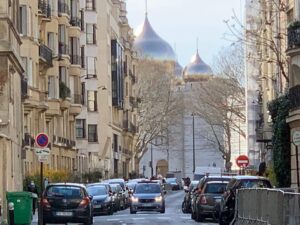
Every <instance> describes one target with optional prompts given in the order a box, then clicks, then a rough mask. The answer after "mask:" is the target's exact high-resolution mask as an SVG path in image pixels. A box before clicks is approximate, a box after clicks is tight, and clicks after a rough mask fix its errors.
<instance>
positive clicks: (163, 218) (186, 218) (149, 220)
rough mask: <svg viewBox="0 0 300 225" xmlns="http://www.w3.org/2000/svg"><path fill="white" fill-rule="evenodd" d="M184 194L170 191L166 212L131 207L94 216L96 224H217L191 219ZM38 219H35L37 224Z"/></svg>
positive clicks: (34, 222)
mask: <svg viewBox="0 0 300 225" xmlns="http://www.w3.org/2000/svg"><path fill="white" fill-rule="evenodd" d="M183 196H184V192H183V191H176V192H170V193H169V194H168V195H167V197H166V213H165V214H160V213H156V212H138V213H137V214H130V213H129V209H126V210H123V211H119V212H117V213H115V214H114V215H112V216H97V217H94V225H98V224H105V225H162V224H163V225H181V224H183V225H189V224H198V225H217V224H216V223H213V222H210V221H207V222H205V223H197V222H195V221H194V220H192V219H191V215H190V214H183V213H182V212H181V202H182V199H183ZM36 222H37V219H36V218H35V219H34V221H33V223H32V224H33V225H36V224H37V223H36Z"/></svg>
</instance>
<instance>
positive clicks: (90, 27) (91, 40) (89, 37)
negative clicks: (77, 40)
mask: <svg viewBox="0 0 300 225" xmlns="http://www.w3.org/2000/svg"><path fill="white" fill-rule="evenodd" d="M86 43H87V44H96V25H95V24H90V23H87V24H86Z"/></svg>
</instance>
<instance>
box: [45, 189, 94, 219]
mask: <svg viewBox="0 0 300 225" xmlns="http://www.w3.org/2000/svg"><path fill="white" fill-rule="evenodd" d="M91 200H92V197H91V196H89V195H88V192H87V190H86V188H85V186H84V185H81V184H74V183H56V184H49V185H48V186H47V188H46V190H45V191H44V193H43V195H42V199H41V202H42V213H43V224H46V223H83V224H84V225H90V224H92V222H93V212H92V202H91Z"/></svg>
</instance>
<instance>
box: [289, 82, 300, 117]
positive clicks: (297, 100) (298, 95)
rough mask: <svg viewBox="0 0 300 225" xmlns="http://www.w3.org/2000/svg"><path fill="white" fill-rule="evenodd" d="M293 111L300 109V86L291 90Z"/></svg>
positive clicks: (290, 96)
mask: <svg viewBox="0 0 300 225" xmlns="http://www.w3.org/2000/svg"><path fill="white" fill-rule="evenodd" d="M289 99H290V103H291V111H294V110H298V109H300V85H296V86H294V87H291V88H290V90H289Z"/></svg>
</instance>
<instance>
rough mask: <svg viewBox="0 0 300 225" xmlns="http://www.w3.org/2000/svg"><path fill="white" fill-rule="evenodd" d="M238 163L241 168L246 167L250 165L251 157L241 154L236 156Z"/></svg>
mask: <svg viewBox="0 0 300 225" xmlns="http://www.w3.org/2000/svg"><path fill="white" fill-rule="evenodd" d="M236 165H237V166H238V167H240V168H246V167H247V166H249V158H248V156H246V155H240V156H239V157H237V158H236Z"/></svg>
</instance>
